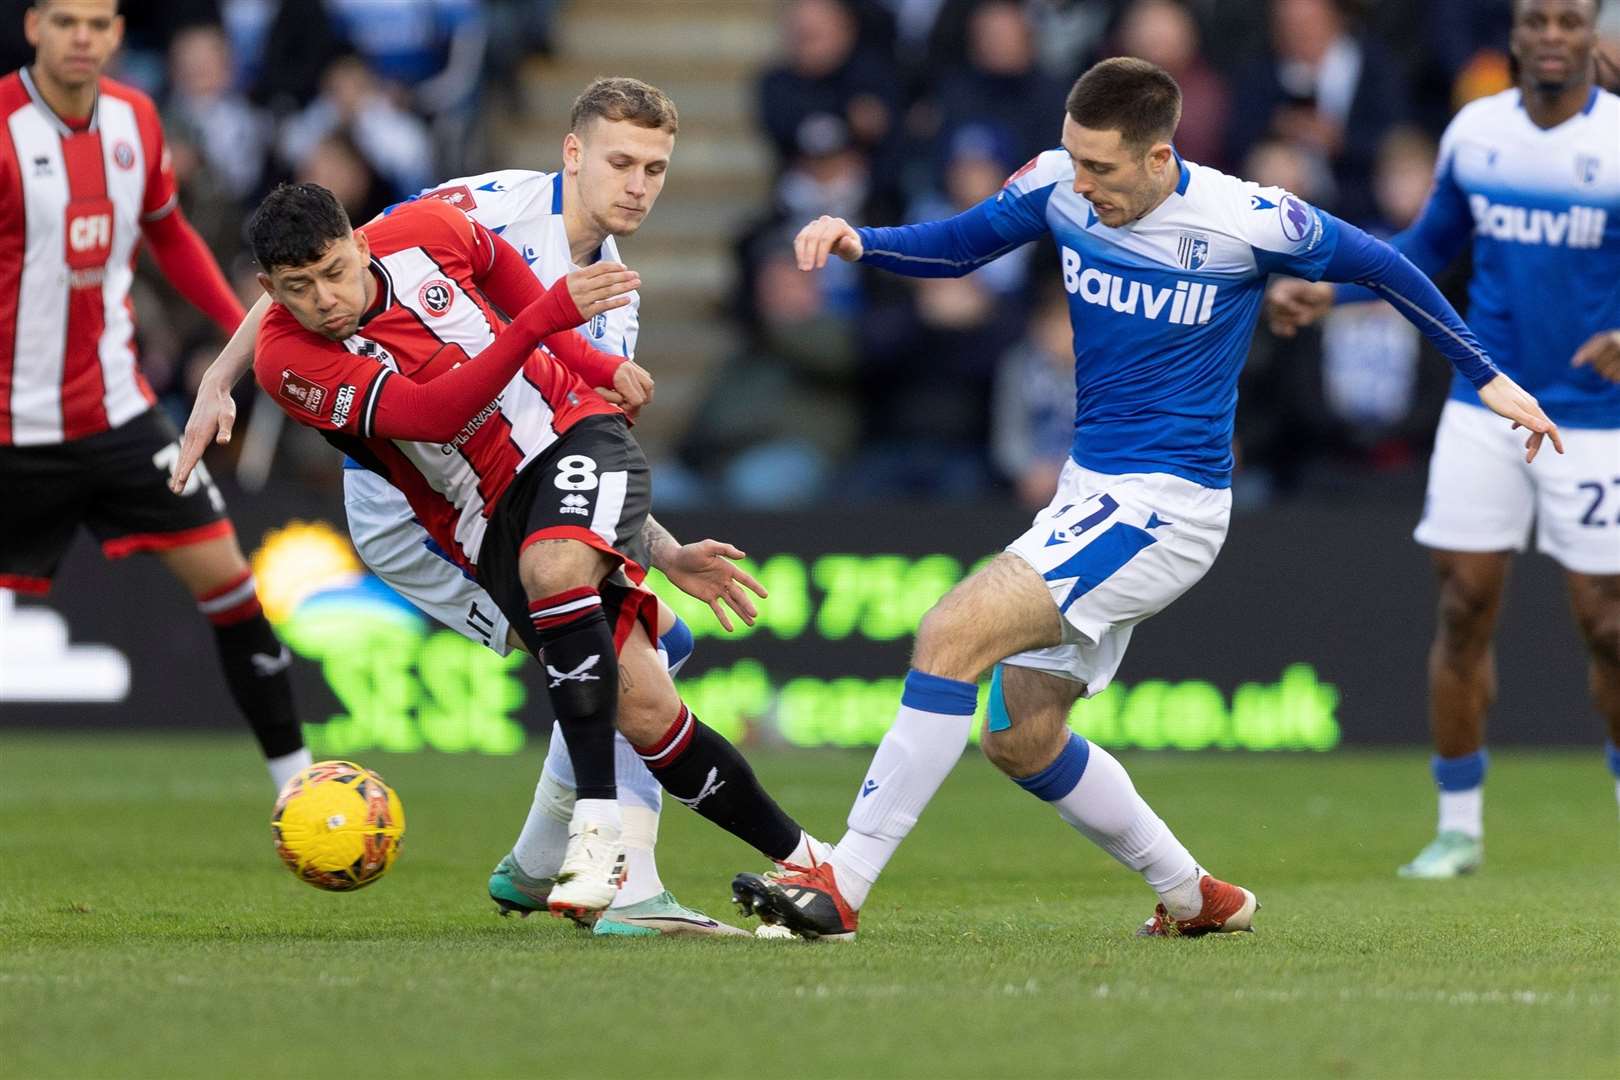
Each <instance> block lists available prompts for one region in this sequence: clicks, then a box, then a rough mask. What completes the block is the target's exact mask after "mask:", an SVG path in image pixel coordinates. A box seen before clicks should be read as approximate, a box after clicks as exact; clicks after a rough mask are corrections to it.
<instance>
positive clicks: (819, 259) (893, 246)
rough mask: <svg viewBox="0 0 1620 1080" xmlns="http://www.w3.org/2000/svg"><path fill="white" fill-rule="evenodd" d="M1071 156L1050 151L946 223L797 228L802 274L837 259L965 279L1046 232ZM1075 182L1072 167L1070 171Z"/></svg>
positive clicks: (826, 222)
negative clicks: (1050, 205)
mask: <svg viewBox="0 0 1620 1080" xmlns="http://www.w3.org/2000/svg"><path fill="white" fill-rule="evenodd" d="M1066 161H1067V155H1066V154H1065V153H1064V152H1063V151H1061V150H1058V151H1047V153H1045V154H1041V155H1040V156H1039V157H1037V158H1035V160H1034V161H1031V162H1030V163H1029V164H1028V165H1026V166H1024V167H1023V168H1022V169H1020V170H1018V172H1016V173H1014V174H1013V175H1012V177H1011V178H1010V179H1008V181H1007V184H1006V186H1005V187H1003V188H1002V189H1001V191H999V192H997V193H996V194H995V195H992V196H990V197H989V198H988V199H986V200H984V201H983V202H981V203H979V204H978V205H977V206H974V207H971V208H969V209H967V210H964V211H962V212H961V213H960V214H957V215H956V216H955V217H949V218H946V219H944V220H943V221H925V222H922V223H921V224H917V225H897V226H890V227H885V228H860V229H857V228H855V227H854V226H852V225H850V223H849V222H847V221H845V220H844V219H843V218H836V217H828V216H826V215H823V216H822V217H819V218H817V219H816V220H815V221H812V222H811V223H810V224H808V225H806V226H805V227H804V228H802V229H800V230H799V234H798V236H796V237H794V239H793V251H794V254H795V255H796V256H797V259H798V263H799V269H800V270H819V269H821V268H822V267H824V266H826V265H827V258H828V256H830V255H836V256H838V257H839V258H840V259H844V260H845V261H847V262H861V263H865V264H866V265H868V266H876V267H878V268H879V269H881V270H888V271H891V272H893V273H896V274H904V275H906V276H907V277H962V276H964V275H966V274H970V273H972V272H973V271H975V270H977V269H978V268H979V267H981V266H983V265H984V264H985V263H987V262H990V261H991V260H993V259H996V258H999V257H1000V256H1002V255H1005V254H1006V253H1007V252H1009V251H1011V250H1013V249H1014V248H1016V247H1020V246H1022V245H1024V244H1027V243H1028V242H1029V241H1031V240H1034V239H1037V238H1038V237H1040V236H1041V235H1042V234H1043V233H1045V232H1046V203H1047V200H1048V199H1050V198H1051V196H1052V189H1053V187H1054V185H1055V184H1056V183H1058V182H1059V181H1060V180H1061V179H1062V172H1061V170H1062V169H1063V168H1064V164H1063V163H1064V162H1066ZM1069 175H1070V176H1071V177H1072V176H1073V172H1072V170H1071V171H1070V172H1069Z"/></svg>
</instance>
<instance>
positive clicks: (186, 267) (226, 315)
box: [141, 205, 242, 334]
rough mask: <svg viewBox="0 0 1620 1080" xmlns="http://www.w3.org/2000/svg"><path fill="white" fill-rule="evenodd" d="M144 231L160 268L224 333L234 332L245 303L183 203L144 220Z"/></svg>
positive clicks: (182, 294)
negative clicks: (194, 226)
mask: <svg viewBox="0 0 1620 1080" xmlns="http://www.w3.org/2000/svg"><path fill="white" fill-rule="evenodd" d="M141 233H142V235H143V236H145V237H146V246H147V248H148V249H150V250H151V252H152V258H153V259H154V260H156V261H157V264H158V269H159V270H161V271H163V276H164V277H166V278H168V279H169V283H170V284H171V285H173V286H174V287H175V290H176V291H177V292H179V294H180V295H181V296H183V297H185V298H186V299H187V300H188V301H190V303H191V305H192V306H193V307H195V308H196V309H197V310H198V311H201V312H202V313H203V314H204V315H207V316H208V317H209V318H210V319H212V320H214V322H215V323H216V324H217V325H218V326H219V328H220V329H221V330H223V331H225V333H227V334H229V333H232V332H234V331H235V330H236V328H237V326H238V324H240V323H241V321H242V304H241V302H240V301H239V300H237V299H236V293H235V292H233V291H232V290H231V285H230V282H228V281H226V280H225V274H224V271H222V270H220V268H219V263H217V262H215V261H214V255H213V252H211V251H209V250H208V245H207V244H205V243H203V238H202V237H200V236H198V235H197V230H196V229H193V228H192V227H191V222H189V221H187V220H186V217H185V215H184V214H183V213H181V211H180V207H179V206H178V205H175V206H172V207H171V208H170V209H169V210H168V212H167V213H165V214H163V215H162V216H161V217H158V218H154V219H152V220H149V221H146V222H144V223H143V224H142V225H141Z"/></svg>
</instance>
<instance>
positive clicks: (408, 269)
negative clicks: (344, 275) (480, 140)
mask: <svg viewBox="0 0 1620 1080" xmlns="http://www.w3.org/2000/svg"><path fill="white" fill-rule="evenodd" d="M358 231H359V232H361V233H364V234H365V236H366V239H367V241H368V242H369V244H370V248H371V269H370V272H371V273H372V274H374V275H376V279H377V298H376V301H375V303H374V305H373V307H372V309H371V311H370V312H369V313H368V314H367V316H366V317H365V319H364V320H363V321H362V322H361V324H360V329H359V331H358V332H357V333H356V334H355V335H354V336H353V337H350V338H347V339H346V340H344V341H342V342H336V341H331V340H329V339H327V338H325V337H322V336H321V335H319V334H316V333H314V332H312V331H309V330H305V329H304V328H303V327H302V326H300V325H299V324H298V322H297V320H296V319H294V318H293V316H292V313H291V312H289V311H288V310H287V309H286V308H284V307H282V306H281V305H279V304H277V305H274V306H272V307H271V308H270V310H269V312H268V313H267V314H266V315H265V318H264V323H263V325H262V326H261V327H260V329H259V338H258V342H257V345H256V347H255V353H254V366H253V371H254V376H255V378H256V379H257V380H258V383H259V385H260V386H261V387H263V388H264V390H265V392H266V393H268V394H269V395H271V397H273V398H274V399H275V402H276V404H277V405H279V406H280V407H281V408H282V409H283V410H284V411H286V412H287V414H288V415H290V416H291V417H292V418H293V419H295V420H297V421H298V422H299V423H302V424H306V425H308V426H310V427H314V428H317V429H319V430H321V431H323V432H326V433H328V438H329V439H330V440H331V441H332V442H334V443H335V444H337V445H338V446H339V447H340V448H341V449H342V450H344V452H346V453H348V454H349V455H350V456H351V457H353V458H354V459H355V460H357V461H360V462H362V463H363V464H367V465H368V466H371V467H373V468H375V469H377V470H379V471H381V472H382V473H383V475H385V476H386V477H387V478H388V480H389V482H390V483H392V484H393V485H394V486H395V487H397V488H398V489H399V490H400V491H401V492H402V493H403V494H404V495H405V498H406V500H407V501H408V502H409V503H410V504H411V510H412V512H413V513H414V514H415V515H416V518H417V520H418V521H420V522H421V523H422V527H423V528H424V529H426V530H427V532H428V535H430V536H432V537H433V539H434V541H435V542H437V543H438V545H439V546H440V547H441V548H442V549H443V550H444V551H446V552H448V553H449V554H450V555H451V556H452V557H453V558H455V559H456V560H457V561H458V562H460V563H461V564H462V565H463V566H465V567H467V568H469V569H470V568H472V567H473V566H474V565H475V564H476V563H477V561H478V552H479V549H480V548H481V547H482V546H483V542H484V531H485V529H486V527H487V525H488V521H489V515H490V514H491V513H492V512H493V511H494V509H495V504H496V502H497V501H499V499H500V497H501V495H502V493H503V492H505V491H506V489H507V487H508V486H509V485H510V484H511V482H512V480H513V479H514V478H515V477H516V476H517V474H518V471H519V470H520V469H522V468H523V467H524V466H526V465H528V464H529V463H530V462H532V461H533V460H534V459H535V458H537V457H539V456H540V455H541V454H543V453H545V451H546V449H547V448H549V447H550V446H551V445H552V444H553V443H555V442H556V441H557V440H558V438H560V437H561V435H562V433H564V432H566V431H567V430H568V429H569V428H570V427H572V426H573V425H574V424H576V423H578V422H579V421H580V420H583V419H584V418H585V417H587V416H594V415H603V414H614V413H617V412H619V410H618V408H617V407H616V406H613V405H609V404H608V403H607V402H605V401H603V400H602V398H601V397H599V396H598V395H597V394H596V393H595V392H594V391H592V390H591V389H590V388H589V386H588V385H587V383H586V381H585V380H584V379H582V378H581V377H580V376H579V375H577V374H575V373H574V371H573V370H570V366H565V365H564V362H563V361H560V360H558V359H557V358H556V357H555V356H553V355H552V354H551V353H550V352H547V351H544V350H539V349H537V350H534V351H533V352H531V353H530V355H529V356H528V358H527V359H526V360H525V361H524V362H523V367H522V368H521V369H520V370H519V371H518V373H517V375H515V376H514V377H513V378H512V380H511V381H510V382H509V383H507V384H506V387H505V389H503V390H502V391H501V392H500V394H499V395H498V396H497V397H496V398H495V399H494V400H492V401H490V402H489V404H488V405H485V406H484V407H483V408H481V409H479V410H478V412H477V413H476V414H474V415H473V416H472V417H471V418H470V419H469V420H468V421H467V422H466V425H465V426H464V427H462V429H461V430H460V431H459V432H456V433H455V434H454V435H453V436H452V437H451V438H450V439H449V441H447V442H444V443H429V442H416V441H411V440H406V439H389V438H384V437H379V436H377V435H375V434H374V429H373V420H374V419H375V416H376V411H377V401H378V398H379V396H380V394H381V391H382V388H383V386H384V384H385V383H387V382H389V381H391V380H393V379H401V378H402V379H407V380H409V381H410V382H413V383H427V382H431V381H432V380H434V379H436V378H438V377H439V376H441V375H443V374H444V373H446V372H448V371H450V370H451V369H452V368H454V367H456V366H458V365H460V364H463V363H465V362H467V360H469V359H470V358H471V357H474V356H477V355H478V354H479V353H480V352H482V351H483V350H484V349H485V348H487V347H488V346H489V345H490V344H491V343H493V342H494V340H495V337H496V335H497V334H498V333H500V331H501V330H502V329H503V328H504V327H505V325H506V320H505V319H504V318H503V317H502V316H501V315H500V313H499V312H498V311H497V310H496V308H495V306H494V304H493V303H491V301H490V299H489V298H488V296H486V292H487V293H489V294H492V295H495V296H496V297H501V296H503V295H505V296H509V295H510V291H509V286H513V285H516V286H520V287H521V291H526V292H528V293H532V294H534V295H538V294H539V293H540V291H541V290H540V286H539V284H538V283H537V282H536V281H535V280H534V278H533V276H532V275H531V274H529V272H528V270H527V268H526V267H525V266H524V265H523V263H522V261H521V257H520V256H517V255H516V254H515V253H512V252H511V251H510V249H509V248H508V247H507V245H506V244H505V242H504V241H501V240H498V239H497V238H496V237H494V236H492V235H491V234H490V233H489V232H488V231H487V230H486V229H484V227H483V226H481V225H478V224H476V223H474V222H473V221H471V220H469V219H468V217H467V215H465V214H463V213H462V212H461V211H460V210H457V209H455V208H453V207H451V206H449V205H448V204H446V203H443V202H438V201H434V200H427V199H424V200H421V201H419V202H413V203H407V204H405V205H403V206H400V207H399V208H397V209H395V210H394V211H393V212H392V213H390V214H389V215H388V216H387V217H384V218H380V219H378V220H377V221H374V222H372V223H371V224H369V225H364V226H362V227H361V228H360V229H359V230H358ZM497 246H499V247H501V248H505V249H507V250H506V253H507V256H508V259H509V260H510V261H511V262H512V263H515V269H513V268H512V267H511V266H510V265H508V266H506V267H504V268H503V267H500V266H498V263H499V262H500V260H498V259H497V251H496V248H497ZM506 278H510V279H513V280H511V281H506V280H504V279H506ZM501 286H507V287H501ZM560 336H561V337H563V338H564V339H566V340H565V341H559V342H557V343H556V344H557V346H558V347H559V348H561V347H563V346H564V345H565V344H571V345H572V346H573V347H572V348H571V349H570V352H575V351H577V352H578V353H581V354H586V355H592V356H595V355H599V354H596V353H595V350H593V349H591V348H590V346H589V345H588V344H586V343H584V342H583V341H582V340H581V341H578V342H573V340H572V339H573V335H560ZM552 343H553V339H552V338H548V339H547V344H548V345H550V344H552ZM569 364H570V365H571V366H577V362H576V361H574V360H570V361H569Z"/></svg>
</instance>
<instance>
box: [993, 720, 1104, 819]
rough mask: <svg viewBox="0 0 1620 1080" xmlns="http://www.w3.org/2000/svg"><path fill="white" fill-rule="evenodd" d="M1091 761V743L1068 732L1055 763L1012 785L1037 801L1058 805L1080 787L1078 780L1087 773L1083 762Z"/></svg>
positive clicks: (1020, 778) (1015, 780)
mask: <svg viewBox="0 0 1620 1080" xmlns="http://www.w3.org/2000/svg"><path fill="white" fill-rule="evenodd" d="M1090 760H1091V744H1090V743H1088V742H1086V740H1085V739H1083V738H1081V737H1080V735H1079V734H1078V733H1076V732H1073V731H1071V732H1069V741H1068V742H1066V743H1064V744H1063V749H1062V750H1059V751H1058V756H1057V760H1056V761H1054V762H1052V764H1050V765H1048V766H1047V767H1046V768H1044V769H1042V770H1041V771H1040V772H1038V773H1036V774H1035V775H1034V776H1024V777H1017V776H1015V777H1013V778H1012V779H1013V783H1015V784H1017V785H1018V786H1019V787H1021V788H1023V789H1024V790H1025V791H1027V792H1029V793H1030V794H1031V795H1033V796H1035V797H1036V798H1037V799H1045V800H1046V801H1047V802H1057V801H1058V800H1059V799H1061V798H1063V797H1064V796H1065V795H1067V794H1069V792H1071V791H1073V790H1074V789H1075V788H1076V787H1078V786H1079V784H1080V778H1081V777H1082V776H1084V775H1085V773H1086V762H1087V761H1090Z"/></svg>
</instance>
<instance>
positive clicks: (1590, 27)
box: [1268, 0, 1620, 880]
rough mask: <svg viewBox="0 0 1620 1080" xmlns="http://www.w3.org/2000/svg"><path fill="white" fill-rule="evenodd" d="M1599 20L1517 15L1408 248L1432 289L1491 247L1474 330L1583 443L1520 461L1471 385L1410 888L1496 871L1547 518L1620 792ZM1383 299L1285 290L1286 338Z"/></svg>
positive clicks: (1609, 190)
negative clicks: (1503, 791) (1493, 742)
mask: <svg viewBox="0 0 1620 1080" xmlns="http://www.w3.org/2000/svg"><path fill="white" fill-rule="evenodd" d="M1597 15H1598V2H1597V0H1516V2H1515V3H1514V7H1513V31H1512V37H1511V39H1510V47H1511V50H1512V54H1513V59H1514V62H1515V64H1516V66H1517V69H1518V85H1517V86H1515V87H1514V88H1513V89H1511V90H1506V91H1503V92H1502V93H1500V94H1496V95H1494V96H1492V97H1487V98H1483V99H1481V100H1479V101H1475V102H1473V103H1471V104H1469V105H1467V106H1466V107H1464V108H1463V110H1462V111H1461V112H1459V113H1458V114H1457V116H1456V117H1455V119H1453V120H1452V122H1451V125H1450V126H1449V127H1448V128H1447V129H1446V133H1445V135H1444V137H1443V138H1442V139H1441V141H1440V156H1439V161H1438V163H1437V165H1436V169H1435V179H1434V190H1433V192H1432V193H1431V194H1430V196H1429V201H1428V203H1427V205H1425V206H1424V209H1423V213H1422V214H1421V215H1420V216H1419V218H1418V220H1417V221H1416V222H1415V223H1414V224H1413V225H1412V227H1411V228H1410V229H1408V230H1407V231H1406V232H1404V233H1402V234H1400V235H1399V236H1397V237H1395V238H1394V240H1393V241H1392V243H1393V244H1394V246H1395V247H1396V248H1397V249H1398V250H1399V251H1400V252H1401V253H1402V254H1404V255H1405V256H1406V257H1407V258H1409V259H1411V260H1412V262H1413V263H1415V264H1416V265H1417V266H1418V268H1419V269H1421V270H1422V271H1424V272H1425V273H1427V274H1438V273H1440V272H1441V271H1443V270H1445V269H1446V268H1447V267H1448V266H1449V265H1451V263H1452V261H1453V260H1454V259H1456V257H1457V256H1458V255H1460V254H1461V253H1462V251H1463V249H1464V248H1465V247H1467V246H1468V245H1469V244H1470V243H1472V246H1473V277H1472V279H1471V281H1470V283H1469V290H1468V302H1469V310H1468V319H1469V322H1470V324H1472V326H1473V327H1474V329H1475V330H1476V331H1477V332H1478V334H1479V339H1480V341H1481V342H1482V343H1483V344H1484V345H1485V347H1486V348H1487V349H1488V350H1489V351H1490V354H1491V356H1492V357H1493V358H1495V359H1496V361H1497V362H1499V363H1500V364H1501V366H1502V368H1503V370H1505V371H1508V372H1511V373H1512V374H1513V375H1514V377H1515V378H1517V379H1519V380H1520V381H1521V382H1522V383H1523V384H1524V385H1525V386H1526V387H1528V388H1529V389H1531V390H1533V391H1534V392H1535V394H1536V395H1537V397H1538V398H1540V400H1541V403H1542V405H1543V406H1545V408H1546V410H1547V414H1548V415H1549V416H1550V417H1552V419H1553V420H1555V421H1557V423H1558V425H1559V427H1560V428H1561V429H1562V431H1563V437H1564V442H1565V445H1566V447H1567V453H1566V454H1564V455H1563V456H1562V457H1556V458H1548V459H1546V460H1543V461H1538V462H1536V463H1535V464H1534V465H1531V464H1530V463H1527V462H1525V461H1522V460H1520V458H1519V455H1518V453H1517V452H1516V450H1517V447H1516V446H1515V444H1514V441H1513V439H1512V437H1511V436H1510V435H1509V434H1508V433H1506V432H1504V431H1502V430H1501V426H1500V425H1499V424H1497V423H1496V420H1495V418H1494V417H1493V416H1491V415H1490V413H1489V412H1487V411H1486V409H1485V408H1484V407H1482V405H1484V404H1486V403H1482V401H1481V399H1480V397H1479V395H1478V394H1476V393H1475V391H1474V388H1473V386H1472V385H1470V384H1469V383H1468V381H1467V380H1465V379H1462V378H1457V379H1455V380H1454V381H1453V384H1452V389H1451V400H1450V401H1448V402H1447V403H1446V407H1445V410H1444V412H1442V414H1441V417H1440V427H1439V430H1438V431H1437V432H1436V433H1435V444H1434V456H1433V457H1432V459H1431V460H1430V463H1429V488H1428V496H1427V498H1426V500H1425V503H1424V508H1423V517H1422V520H1421V521H1420V522H1419V523H1418V527H1417V531H1416V533H1415V534H1414V535H1415V537H1416V539H1417V541H1418V543H1420V544H1422V545H1423V546H1425V547H1427V548H1429V549H1430V551H1431V558H1432V560H1433V563H1434V568H1435V571H1436V573H1437V575H1438V577H1439V579H1440V605H1439V617H1438V620H1437V621H1438V625H1437V627H1436V634H1435V639H1434V644H1433V646H1432V647H1431V648H1430V650H1429V725H1430V728H1431V730H1432V732H1433V736H1434V750H1435V753H1434V757H1433V759H1432V768H1433V773H1434V780H1435V786H1436V787H1437V788H1438V789H1439V803H1440V814H1439V827H1438V829H1437V831H1436V835H1435V838H1434V839H1433V840H1432V841H1431V842H1430V843H1429V844H1428V845H1427V846H1425V847H1424V848H1423V850H1422V851H1420V852H1419V853H1418V855H1417V857H1416V858H1414V859H1413V860H1412V861H1411V862H1409V863H1407V864H1405V865H1404V866H1402V867H1401V868H1400V870H1399V873H1400V875H1401V876H1402V877H1407V878H1423V879H1429V880H1434V879H1442V878H1454V877H1457V876H1459V875H1461V874H1467V873H1472V872H1473V871H1475V870H1477V869H1479V867H1480V866H1481V865H1482V864H1483V862H1484V858H1485V840H1484V836H1485V831H1484V785H1485V769H1486V756H1485V714H1486V711H1487V710H1488V709H1489V708H1490V705H1491V700H1492V698H1494V697H1495V693H1496V685H1495V683H1496V674H1495V665H1494V662H1493V659H1492V651H1491V638H1492V637H1493V635H1494V634H1495V631H1496V619H1497V615H1498V613H1499V612H1500V610H1501V602H1502V589H1503V586H1504V584H1505V583H1506V581H1507V575H1508V567H1509V566H1510V564H1511V563H1512V561H1513V555H1514V553H1515V552H1519V551H1524V550H1525V549H1526V547H1527V546H1528V544H1529V539H1530V529H1531V525H1532V523H1533V524H1534V525H1535V532H1536V547H1537V548H1538V549H1539V550H1541V551H1542V552H1543V553H1545V554H1547V555H1550V556H1552V557H1553V558H1554V559H1556V560H1557V561H1558V563H1559V564H1560V565H1561V566H1562V567H1563V568H1564V576H1565V579H1566V581H1567V583H1568V587H1569V595H1570V604H1571V607H1572V608H1573V609H1574V612H1575V621H1576V623H1577V624H1578V625H1579V626H1580V630H1581V636H1582V638H1583V639H1584V640H1585V642H1586V648H1587V654H1588V663H1589V668H1590V679H1589V682H1590V684H1591V687H1592V696H1593V699H1594V701H1595V703H1596V705H1597V707H1598V710H1599V711H1600V712H1602V713H1603V715H1604V717H1605V718H1606V719H1607V720H1608V725H1609V746H1608V761H1609V771H1610V772H1611V773H1612V774H1613V776H1614V780H1615V793H1616V795H1617V796H1620V749H1616V745H1617V744H1620V285H1617V282H1620V97H1616V96H1615V95H1614V94H1611V93H1609V92H1607V91H1605V90H1603V89H1601V88H1600V87H1599V86H1598V85H1597V81H1596V76H1597V74H1598V66H1599V62H1600V60H1602V54H1601V53H1600V52H1599V51H1598V47H1597ZM1606 66H1607V67H1609V68H1610V69H1611V70H1610V71H1609V73H1610V74H1611V75H1612V74H1614V71H1613V70H1612V65H1606ZM1371 299H1375V298H1374V297H1372V296H1370V295H1368V294H1367V293H1366V292H1365V291H1364V290H1361V289H1356V288H1354V287H1353V286H1352V287H1340V288H1339V289H1338V290H1335V289H1333V288H1332V287H1330V286H1324V285H1310V284H1306V283H1305V282H1301V281H1292V280H1288V279H1280V280H1279V281H1278V282H1277V283H1276V284H1275V285H1274V286H1273V289H1272V292H1271V294H1270V296H1269V299H1268V318H1269V321H1270V322H1271V324H1272V328H1273V329H1274V330H1276V331H1277V332H1279V333H1282V334H1285V335H1286V334H1291V333H1293V331H1294V330H1295V329H1297V328H1298V327H1299V326H1300V325H1303V324H1304V323H1307V322H1310V321H1312V320H1314V319H1315V318H1316V317H1317V316H1319V315H1320V314H1322V313H1323V312H1324V311H1325V310H1326V309H1327V308H1328V307H1329V306H1331V305H1332V304H1333V303H1334V302H1335V300H1343V301H1351V302H1354V301H1359V300H1371Z"/></svg>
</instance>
